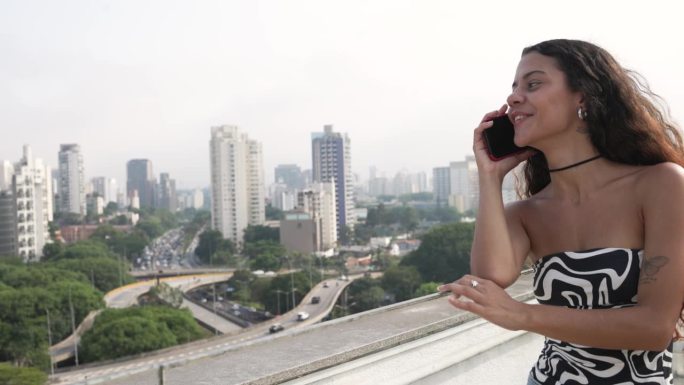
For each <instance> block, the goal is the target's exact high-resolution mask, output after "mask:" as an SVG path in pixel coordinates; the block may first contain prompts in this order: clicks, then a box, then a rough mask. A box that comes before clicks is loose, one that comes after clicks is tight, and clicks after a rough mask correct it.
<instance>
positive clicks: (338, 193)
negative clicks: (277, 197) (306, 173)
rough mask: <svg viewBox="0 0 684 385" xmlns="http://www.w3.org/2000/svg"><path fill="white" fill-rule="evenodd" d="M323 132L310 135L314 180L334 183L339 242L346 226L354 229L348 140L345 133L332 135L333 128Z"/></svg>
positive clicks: (352, 188)
mask: <svg viewBox="0 0 684 385" xmlns="http://www.w3.org/2000/svg"><path fill="white" fill-rule="evenodd" d="M323 129H324V132H316V133H313V134H311V150H312V160H313V162H312V163H313V181H314V182H327V183H330V182H334V183H335V197H336V200H337V208H336V211H337V234H338V239H339V238H340V235H341V233H342V232H343V231H344V228H345V227H350V228H353V227H354V222H355V219H356V218H355V216H354V180H353V175H352V172H351V141H350V140H349V137H348V136H347V135H346V134H344V135H343V134H340V133H337V132H333V126H332V125H326V126H324V127H323Z"/></svg>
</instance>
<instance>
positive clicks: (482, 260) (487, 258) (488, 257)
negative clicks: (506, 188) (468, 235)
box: [470, 175, 519, 287]
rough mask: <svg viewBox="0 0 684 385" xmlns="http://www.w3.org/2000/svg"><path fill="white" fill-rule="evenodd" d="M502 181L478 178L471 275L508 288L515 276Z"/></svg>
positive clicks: (487, 177) (491, 176)
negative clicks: (502, 193) (478, 188)
mask: <svg viewBox="0 0 684 385" xmlns="http://www.w3.org/2000/svg"><path fill="white" fill-rule="evenodd" d="M501 184H502V180H501V178H499V177H498V176H494V175H484V176H483V175H480V204H479V210H478V215H477V222H476V223H475V236H474V238H473V245H472V249H471V253H470V268H471V272H472V274H474V275H477V276H481V277H484V278H487V279H490V280H493V281H495V282H497V283H498V284H499V285H500V286H502V287H505V286H508V285H509V284H510V283H511V282H512V281H513V280H515V278H516V277H517V275H518V273H519V266H517V263H516V259H515V257H514V249H513V247H512V242H511V236H510V234H509V230H508V225H507V223H506V215H505V212H504V205H503V199H502V196H501V191H502V188H501Z"/></svg>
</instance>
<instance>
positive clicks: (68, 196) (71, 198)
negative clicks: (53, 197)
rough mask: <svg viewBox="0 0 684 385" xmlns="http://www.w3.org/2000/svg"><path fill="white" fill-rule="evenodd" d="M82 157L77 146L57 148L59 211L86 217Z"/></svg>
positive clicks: (65, 145) (66, 145)
mask: <svg viewBox="0 0 684 385" xmlns="http://www.w3.org/2000/svg"><path fill="white" fill-rule="evenodd" d="M85 195H86V194H85V177H84V175H83V155H82V154H81V148H80V146H79V145H78V144H62V145H61V146H59V211H60V212H65V213H76V214H79V215H86V197H85Z"/></svg>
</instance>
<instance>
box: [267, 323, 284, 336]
mask: <svg viewBox="0 0 684 385" xmlns="http://www.w3.org/2000/svg"><path fill="white" fill-rule="evenodd" d="M284 329H285V328H284V327H283V325H281V324H273V325H271V327H270V328H268V332H269V333H271V334H273V333H278V332H279V331H283V330H284Z"/></svg>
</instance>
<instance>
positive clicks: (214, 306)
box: [211, 282, 218, 335]
mask: <svg viewBox="0 0 684 385" xmlns="http://www.w3.org/2000/svg"><path fill="white" fill-rule="evenodd" d="M211 286H212V288H213V289H214V290H213V293H214V301H213V302H212V304H213V308H214V317H216V316H217V315H216V282H214V283H213V284H212V285H211ZM214 334H215V335H218V329H216V328H214Z"/></svg>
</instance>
